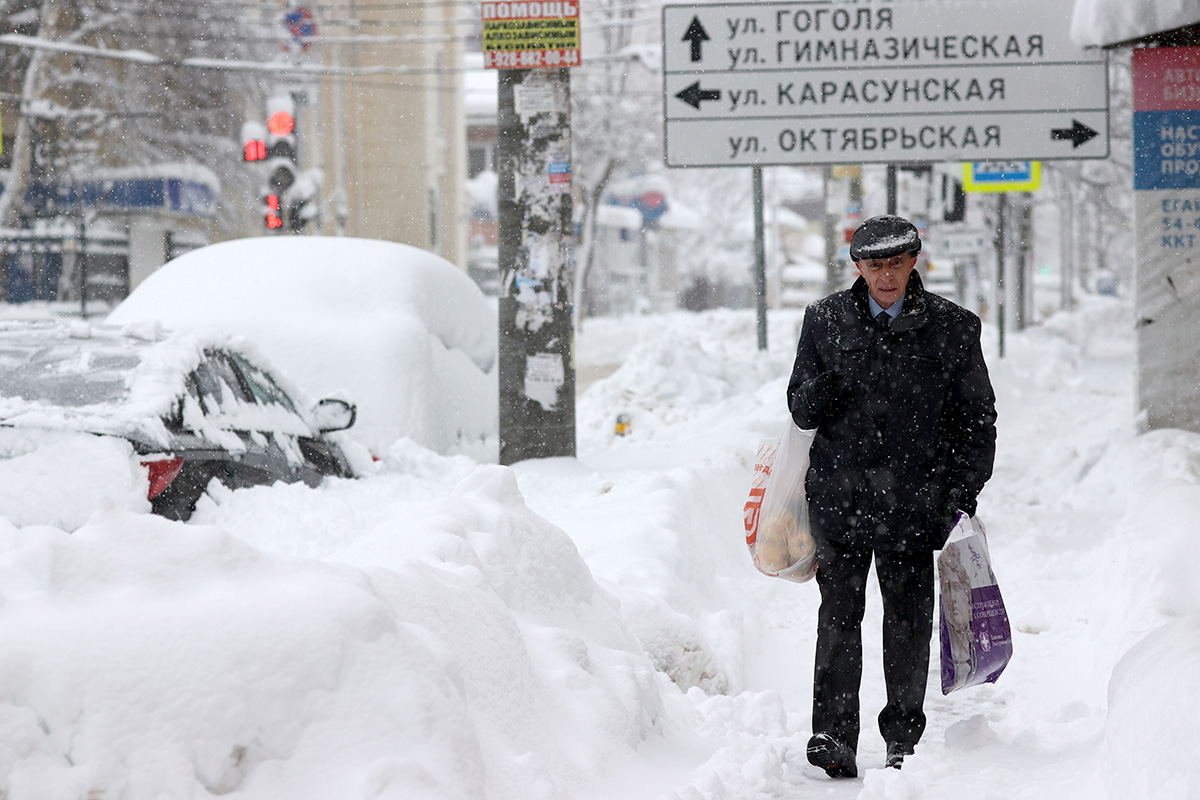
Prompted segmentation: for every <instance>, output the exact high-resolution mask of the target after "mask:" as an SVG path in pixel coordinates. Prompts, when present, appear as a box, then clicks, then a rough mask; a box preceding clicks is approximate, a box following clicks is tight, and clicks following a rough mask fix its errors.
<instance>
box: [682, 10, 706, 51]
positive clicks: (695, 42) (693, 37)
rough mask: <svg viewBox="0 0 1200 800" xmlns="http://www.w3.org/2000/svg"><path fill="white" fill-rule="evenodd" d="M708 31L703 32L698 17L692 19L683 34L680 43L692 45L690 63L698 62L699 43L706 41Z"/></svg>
mask: <svg viewBox="0 0 1200 800" xmlns="http://www.w3.org/2000/svg"><path fill="white" fill-rule="evenodd" d="M708 38H709V37H708V31H706V30H704V26H703V25H701V24H700V18H699V17H692V22H691V24H690V25H688V29H687V32H686V33H685V34H683V39H682V40H681V41H684V42H691V43H692V61H699V60H700V43H701V42H707V41H708Z"/></svg>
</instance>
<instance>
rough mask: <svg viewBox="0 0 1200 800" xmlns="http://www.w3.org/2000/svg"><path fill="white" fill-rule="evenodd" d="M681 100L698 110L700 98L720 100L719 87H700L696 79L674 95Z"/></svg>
mask: <svg viewBox="0 0 1200 800" xmlns="http://www.w3.org/2000/svg"><path fill="white" fill-rule="evenodd" d="M675 96H676V97H678V98H679V99H680V100H682V101H683V102H685V103H687V104H688V105H689V106H691V107H692V108H695V109H697V110H699V108H700V101H701V100H720V99H721V90H720V89H701V88H700V81H696V82H695V83H693V84H692V85H691V86H689V87H687V88H686V89H684V90H683V91H682V92H679V93H678V94H676V95H675Z"/></svg>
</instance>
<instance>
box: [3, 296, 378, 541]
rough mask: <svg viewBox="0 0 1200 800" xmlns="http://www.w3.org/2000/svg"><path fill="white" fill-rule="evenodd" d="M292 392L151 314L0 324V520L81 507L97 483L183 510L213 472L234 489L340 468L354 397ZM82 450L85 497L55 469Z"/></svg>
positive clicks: (163, 508) (212, 339) (230, 344)
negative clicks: (146, 317) (152, 321)
mask: <svg viewBox="0 0 1200 800" xmlns="http://www.w3.org/2000/svg"><path fill="white" fill-rule="evenodd" d="M297 397H298V396H297V394H296V393H295V390H294V389H293V388H292V387H291V386H290V385H289V384H287V382H286V381H285V380H284V379H283V378H281V377H279V376H278V375H276V374H274V373H273V372H272V371H271V368H270V367H269V366H267V364H266V362H264V360H263V359H262V358H261V357H260V356H259V355H258V354H257V352H256V351H255V350H254V348H253V346H252V345H251V344H250V343H248V342H245V341H239V340H236V339H231V338H229V337H223V336H217V335H195V334H182V333H170V334H166V333H163V331H162V329H161V328H160V327H159V326H157V325H141V326H129V328H127V329H125V330H121V329H118V328H116V327H112V326H93V325H89V324H87V323H85V322H81V321H76V322H58V321H51V320H40V321H0V484H3V487H4V488H3V489H0V517H3V516H8V517H9V518H10V519H11V518H15V519H16V522H17V524H29V523H31V522H34V521H47V520H37V519H34V518H31V517H30V516H29V515H28V514H26V513H23V512H22V510H21V509H22V507H23V506H26V505H27V506H29V508H30V509H33V510H37V509H39V508H41V509H45V508H47V507H50V508H51V509H52V510H57V509H56V506H62V504H63V503H70V502H75V503H77V504H79V503H82V507H83V513H90V509H89V508H88V507H87V506H88V505H89V504H91V503H93V502H94V501H96V500H98V498H99V496H100V495H104V494H106V493H107V495H108V496H109V498H110V499H112V500H115V501H116V502H117V503H122V502H124V501H128V500H129V499H130V498H131V497H133V498H135V499H136V498H137V496H138V495H140V497H141V498H144V500H141V504H142V505H143V506H144V505H145V502H146V501H148V502H149V506H150V510H152V511H153V512H155V513H157V514H160V515H163V516H165V517H169V518H172V519H182V520H186V519H188V518H189V517H190V516H191V514H192V512H193V511H194V510H195V505H196V501H197V500H198V499H199V498H200V496H201V495H202V494H203V493H204V491H205V490H206V488H207V487H208V485H209V483H210V482H211V481H212V480H213V479H214V478H215V479H217V480H219V481H220V482H221V483H222V484H224V485H226V486H228V487H230V488H231V489H238V488H244V487H248V486H257V485H264V484H272V483H274V482H276V481H285V482H296V481H304V482H305V483H307V484H309V485H314V486H315V485H317V484H319V483H320V482H321V480H322V479H323V478H324V477H325V476H327V475H335V476H340V477H353V475H354V470H353V468H352V465H351V463H350V461H349V460H348V458H347V454H346V452H345V451H344V449H343V448H342V447H341V446H340V445H339V443H338V442H336V441H334V439H333V438H331V436H330V435H329V434H331V433H332V432H334V431H339V430H344V429H346V428H349V427H350V426H351V425H353V424H354V416H355V409H354V407H353V406H352V405H351V404H349V403H347V402H345V401H344V400H339V399H326V400H321V401H319V402H318V403H317V404H316V405H315V406H313V407H312V408H311V409H306V408H303V407H302V406H301V405H300V403H299V402H298V399H297ZM360 447H361V446H360ZM122 458H123V459H124V463H123V462H122ZM91 460H94V463H91V465H90V467H89V470H85V471H92V472H96V471H99V472H101V473H103V474H100V475H95V474H93V475H91V476H90V480H89V481H88V483H87V485H88V487H90V488H89V489H87V490H86V491H85V494H86V493H87V491H90V492H92V493H94V494H96V495H97V496H96V497H83V498H79V497H78V496H77V495H78V494H79V492H80V488H79V486H78V485H75V484H71V483H70V482H69V481H68V482H65V483H64V482H63V481H62V476H63V475H65V474H67V473H68V472H70V471H72V470H74V471H76V472H79V471H81V470H80V462H83V461H91ZM47 481H49V482H50V484H51V490H52V491H54V492H56V494H57V498H56V499H54V500H51V501H49V502H47V500H46V499H45V497H44V496H43V497H39V496H38V490H37V489H36V488H35V485H36V484H38V483H42V484H45V483H46V482H47ZM56 482H57V483H58V485H57V486H55V485H53V484H55V483H56ZM43 491H44V490H43ZM60 516H62V514H61V513H60ZM49 521H51V522H55V523H58V524H65V525H77V524H81V523H82V522H83V521H85V520H81V519H77V518H74V519H73V518H71V515H70V514H67V515H65V517H63V518H58V519H54V520H49Z"/></svg>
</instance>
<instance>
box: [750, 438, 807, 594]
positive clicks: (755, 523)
mask: <svg viewBox="0 0 1200 800" xmlns="http://www.w3.org/2000/svg"><path fill="white" fill-rule="evenodd" d="M815 434H816V431H804V430H800V429H799V428H797V427H796V424H795V423H794V422H793V421H792V420H791V419H790V418H789V419H788V423H787V427H786V429H785V430H784V432H783V435H782V436H780V438H779V439H770V440H766V441H763V442H762V443H761V444H760V445H759V448H758V458H757V462H756V463H755V466H754V477H753V478H752V479H751V482H750V498H749V500H747V501H746V505H745V509H744V511H745V527H746V546H747V547H748V548H749V549H750V555H751V557H752V558H753V560H754V566H755V568H757V569H758V571H759V572H761V573H763V574H764V575H770V576H771V577H777V578H785V579H787V580H790V581H795V582H797V583H804V582H805V581H809V580H811V579H812V577H813V575H814V574H815V565H816V543H815V542H814V541H813V538H812V530H811V529H810V527H809V523H808V499H807V496H806V495H805V493H804V478H805V476H806V475H807V474H808V451H809V448H810V447H811V446H812V440H813V436H814V435H815Z"/></svg>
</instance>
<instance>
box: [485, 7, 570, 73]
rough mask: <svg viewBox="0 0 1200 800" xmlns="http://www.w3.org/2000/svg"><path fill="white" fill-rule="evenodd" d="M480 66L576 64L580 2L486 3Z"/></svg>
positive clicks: (553, 65)
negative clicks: (481, 63) (481, 64)
mask: <svg viewBox="0 0 1200 800" xmlns="http://www.w3.org/2000/svg"><path fill="white" fill-rule="evenodd" d="M480 13H481V15H482V22H483V65H484V67H486V68H488V69H532V68H537V67H574V66H578V65H579V4H578V2H576V1H575V0H546V1H545V2H541V1H539V0H534V1H533V2H513V1H512V0H509V1H508V2H486V3H482V4H481V5H480Z"/></svg>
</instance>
